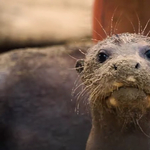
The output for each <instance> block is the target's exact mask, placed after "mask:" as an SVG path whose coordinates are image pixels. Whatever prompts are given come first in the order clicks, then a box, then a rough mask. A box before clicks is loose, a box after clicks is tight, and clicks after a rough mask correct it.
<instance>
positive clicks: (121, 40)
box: [76, 33, 150, 118]
mask: <svg viewBox="0 0 150 150" xmlns="http://www.w3.org/2000/svg"><path fill="white" fill-rule="evenodd" d="M81 62H82V63H81ZM78 66H80V69H79V68H78ZM76 67H77V71H78V72H79V73H80V76H81V79H82V81H83V82H84V84H85V88H86V90H87V91H88V92H89V94H90V103H91V107H93V108H94V107H97V109H99V110H100V111H102V110H104V109H105V110H109V111H110V110H112V111H114V110H115V111H116V110H117V111H119V113H118V112H117V114H120V115H121V117H124V116H129V115H130V116H131V117H135V116H136V117H138V118H139V117H140V116H141V115H143V114H145V113H146V112H147V111H148V110H149V108H150V38H148V37H146V36H142V35H137V34H129V33H126V34H120V35H117V36H116V35H113V36H112V37H108V38H107V39H105V40H104V41H101V42H99V43H98V44H97V45H95V46H93V47H92V48H90V49H89V51H88V53H87V55H86V58H85V60H84V62H83V60H82V61H78V62H77V66H76ZM113 113H114V112H113Z"/></svg>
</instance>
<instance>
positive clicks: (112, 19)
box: [110, 6, 118, 36]
mask: <svg viewBox="0 0 150 150" xmlns="http://www.w3.org/2000/svg"><path fill="white" fill-rule="evenodd" d="M117 9H118V6H117V7H116V8H115V10H114V12H113V15H112V17H111V25H110V36H112V34H113V21H114V16H115V13H116V11H117Z"/></svg>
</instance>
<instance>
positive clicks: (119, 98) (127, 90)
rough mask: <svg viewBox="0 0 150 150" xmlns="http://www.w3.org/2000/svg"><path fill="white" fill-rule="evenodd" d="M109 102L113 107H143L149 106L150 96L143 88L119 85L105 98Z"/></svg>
mask: <svg viewBox="0 0 150 150" xmlns="http://www.w3.org/2000/svg"><path fill="white" fill-rule="evenodd" d="M107 100H108V101H109V104H110V105H112V106H114V107H120V106H122V107H133V108H136V107H140V106H141V105H145V107H149V106H150V96H149V95H147V94H146V93H145V92H144V91H143V90H140V89H138V88H134V87H121V88H119V89H117V90H115V91H113V92H112V93H111V96H109V98H108V99H107Z"/></svg>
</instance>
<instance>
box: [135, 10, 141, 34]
mask: <svg viewBox="0 0 150 150" xmlns="http://www.w3.org/2000/svg"><path fill="white" fill-rule="evenodd" d="M135 15H136V18H137V20H138V34H140V33H141V22H140V18H139V16H138V14H137V12H136V11H135Z"/></svg>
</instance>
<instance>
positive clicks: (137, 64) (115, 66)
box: [113, 63, 140, 70]
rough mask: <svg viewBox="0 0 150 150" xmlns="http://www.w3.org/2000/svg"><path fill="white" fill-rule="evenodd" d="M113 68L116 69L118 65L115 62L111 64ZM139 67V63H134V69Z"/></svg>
mask: <svg viewBox="0 0 150 150" xmlns="http://www.w3.org/2000/svg"><path fill="white" fill-rule="evenodd" d="M113 68H114V69H115V70H117V69H118V67H117V65H116V64H114V65H113ZM139 68H140V64H139V63H136V64H135V69H139Z"/></svg>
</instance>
